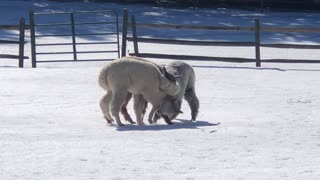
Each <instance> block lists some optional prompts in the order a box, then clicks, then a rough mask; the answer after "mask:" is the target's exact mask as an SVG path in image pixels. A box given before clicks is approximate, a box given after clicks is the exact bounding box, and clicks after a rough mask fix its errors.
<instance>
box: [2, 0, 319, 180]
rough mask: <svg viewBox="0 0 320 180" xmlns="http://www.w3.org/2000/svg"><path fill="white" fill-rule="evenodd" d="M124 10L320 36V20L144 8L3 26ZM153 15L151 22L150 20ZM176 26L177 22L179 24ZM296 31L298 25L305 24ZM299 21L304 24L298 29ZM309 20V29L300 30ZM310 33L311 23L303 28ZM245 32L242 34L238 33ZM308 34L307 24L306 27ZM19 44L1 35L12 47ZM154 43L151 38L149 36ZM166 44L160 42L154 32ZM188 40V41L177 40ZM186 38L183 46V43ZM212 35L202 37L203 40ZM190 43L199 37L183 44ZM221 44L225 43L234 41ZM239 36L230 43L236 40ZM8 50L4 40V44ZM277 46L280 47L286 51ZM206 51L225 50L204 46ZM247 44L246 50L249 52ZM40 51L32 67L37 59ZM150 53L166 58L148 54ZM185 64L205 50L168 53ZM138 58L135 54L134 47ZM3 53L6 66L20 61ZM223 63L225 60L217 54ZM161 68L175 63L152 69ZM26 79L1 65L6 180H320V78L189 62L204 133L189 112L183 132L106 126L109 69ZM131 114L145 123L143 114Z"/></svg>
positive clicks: (268, 67)
mask: <svg viewBox="0 0 320 180" xmlns="http://www.w3.org/2000/svg"><path fill="white" fill-rule="evenodd" d="M30 8H34V9H36V10H37V11H60V10H72V9H73V10H94V9H108V8H113V9H115V10H117V11H118V12H119V14H121V10H122V8H128V9H129V10H130V11H131V12H133V13H136V14H139V15H140V16H141V17H145V19H146V21H147V22H157V21H159V22H160V21H161V22H170V23H174V22H177V23H178V22H181V20H182V21H184V22H194V23H198V24H201V22H205V23H207V22H211V21H210V20H211V19H216V18H219V17H222V19H221V20H220V22H221V23H222V22H228V21H229V22H233V24H235V23H238V22H239V21H241V22H246V21H247V20H248V19H251V20H252V19H254V18H255V17H256V16H261V17H264V19H265V21H266V22H268V23H272V22H274V23H275V22H278V23H280V25H295V24H291V23H298V22H300V23H301V24H299V25H301V26H307V25H311V24H317V23H318V24H319V19H317V18H316V16H317V15H318V14H311V13H286V12H282V13H280V12H277V13H272V12H267V13H260V12H250V11H242V10H228V9H218V10H210V9H200V10H199V9H198V10H191V9H190V10H175V9H161V8H151V7H148V6H144V5H130V6H127V5H117V4H99V3H79V2H78V3H54V2H48V1H9V0H8V1H0V15H1V16H2V17H6V18H4V19H1V21H0V24H15V23H16V22H18V19H19V18H20V17H21V16H25V17H27V15H28V10H29V9H30ZM143 15H145V16H143ZM173 17H174V18H173ZM294 19H296V21H294ZM298 19H300V20H298ZM301 19H302V20H301ZM302 22H303V23H302ZM239 23H240V22H239ZM304 23H305V24H304ZM14 33H15V32H12V31H1V34H0V35H1V36H0V37H1V38H9V39H11V37H12V38H13V36H14ZM145 33H148V32H147V31H146V32H145ZM155 34H156V35H159V34H157V32H155ZM176 34H177V35H178V33H176ZM180 35H181V34H180ZM200 35H201V34H200ZM183 36H184V37H185V38H189V37H193V38H195V37H194V34H187V33H186V34H183ZM220 37H221V38H222V39H224V36H223V34H220ZM227 37H228V38H229V36H225V39H226V40H228V38H227ZM1 38H0V39H1ZM277 38H278V39H277ZM199 39H215V37H211V36H210V35H208V34H207V35H203V36H202V37H200V38H199ZM243 39H245V38H240V40H243ZM264 40H265V41H270V42H274V41H278V42H288V41H290V42H311V43H319V42H318V40H319V39H317V36H315V35H314V36H312V37H309V38H308V37H302V36H298V35H297V36H294V38H292V39H290V38H288V37H286V36H285V35H283V36H281V35H276V36H274V35H271V36H269V37H266V38H265V39H264ZM29 45H30V44H29V43H27V44H26V55H28V56H29V55H30V47H29ZM141 47H142V49H143V50H144V51H147V52H148V51H151V50H152V49H154V50H156V51H158V50H159V51H160V52H162V51H163V52H162V53H166V52H167V51H166V49H165V48H166V47H163V46H157V45H151V46H150V45H147V44H141ZM167 49H168V51H169V50H173V49H174V50H175V51H179V52H181V53H193V52H199V51H198V50H199V49H198V47H190V46H177V47H174V48H172V49H171V48H167ZM129 51H131V52H132V47H129ZM253 51H254V50H253V49H248V48H234V49H231V50H230V49H228V48H224V49H222V48H221V49H219V48H217V49H215V48H212V47H207V48H203V49H201V52H203V53H207V54H209V55H213V54H214V55H216V54H215V53H220V55H221V54H222V55H229V56H235V57H252V56H253V55H252V54H250V53H253ZM16 52H17V47H16V45H0V54H1V53H5V54H7V53H9V54H16ZM262 52H263V56H264V57H266V58H268V57H270V58H275V57H279V56H280V57H282V58H283V57H287V58H298V57H299V58H298V59H301V58H306V59H308V58H310V59H319V57H320V55H319V52H317V51H311V50H281V51H279V50H277V51H276V50H274V49H267V48H266V49H263V50H262ZM218 55H219V54H218ZM152 60H153V61H155V62H159V63H160V64H166V63H168V62H170V60H158V59H152ZM25 63H26V66H27V68H23V69H19V68H17V60H12V59H0V179H39V180H42V179H75V180H79V179H134V180H136V179H148V180H149V179H174V180H176V179H203V180H207V179H228V180H229V179H230V180H234V179H239V180H240V179H245V180H247V179H252V180H256V179H259V180H264V179H265V180H270V179H272V180H274V179H279V180H280V179H281V180H283V179H288V180H293V179H294V180H298V179H301V180H304V179H308V180H317V179H319V177H320V170H319V169H320V157H319V154H320V121H319V117H320V111H319V109H320V91H319V89H320V81H319V75H320V66H319V65H317V64H314V65H306V64H295V65H293V64H263V65H262V66H263V67H262V68H255V67H254V64H253V63H245V64H231V63H216V62H196V61H189V62H188V63H190V64H191V65H193V67H194V69H195V72H196V78H197V81H196V88H197V89H196V92H197V94H198V96H199V99H200V113H199V116H198V121H197V122H194V123H192V122H190V121H189V119H190V110H189V108H188V106H187V104H186V103H184V104H183V107H182V111H184V114H181V115H180V116H179V117H178V119H177V120H175V121H174V123H175V125H172V126H168V125H166V124H165V123H164V122H163V121H160V122H159V123H158V124H157V125H146V126H137V125H128V124H127V125H126V126H125V127H121V128H118V127H116V126H110V125H107V123H106V122H105V120H104V119H103V117H102V114H101V112H100V109H99V106H98V102H99V98H100V97H101V96H102V95H103V93H104V92H103V90H102V89H101V88H99V86H98V84H97V75H98V73H99V70H100V69H101V67H102V66H103V64H105V63H107V62H89V63H78V64H75V63H46V64H39V65H38V68H36V69H32V68H30V61H26V62H25ZM129 112H130V113H131V115H132V116H134V113H133V110H132V104H129Z"/></svg>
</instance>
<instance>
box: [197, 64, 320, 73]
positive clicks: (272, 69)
mask: <svg viewBox="0 0 320 180" xmlns="http://www.w3.org/2000/svg"><path fill="white" fill-rule="evenodd" d="M192 67H194V68H213V69H247V70H258V71H262V70H267V71H268V70H270V71H282V72H285V71H302V72H320V69H303V68H267V67H266V68H263V67H246V66H240V67H239V66H210V65H192Z"/></svg>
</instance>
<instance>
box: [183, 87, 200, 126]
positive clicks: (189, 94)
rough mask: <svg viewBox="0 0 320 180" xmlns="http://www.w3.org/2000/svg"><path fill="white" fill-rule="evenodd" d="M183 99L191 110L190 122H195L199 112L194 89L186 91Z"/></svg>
mask: <svg viewBox="0 0 320 180" xmlns="http://www.w3.org/2000/svg"><path fill="white" fill-rule="evenodd" d="M184 98H185V100H186V101H187V102H188V104H189V106H190V109H191V120H192V121H195V120H196V118H197V115H198V112H199V99H198V97H197V96H196V92H195V90H194V88H191V89H188V90H186V92H185V94H184Z"/></svg>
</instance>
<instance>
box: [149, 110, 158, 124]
mask: <svg viewBox="0 0 320 180" xmlns="http://www.w3.org/2000/svg"><path fill="white" fill-rule="evenodd" d="M156 107H157V106H152V109H151V111H150V113H149V118H148V121H149V123H150V124H152V123H153V122H152V118H153V116H154V114H155V112H156V110H157V108H156Z"/></svg>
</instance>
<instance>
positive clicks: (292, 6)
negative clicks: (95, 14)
mask: <svg viewBox="0 0 320 180" xmlns="http://www.w3.org/2000/svg"><path fill="white" fill-rule="evenodd" d="M53 1H60V2H63V1H64V2H67V1H69V2H70V1H86V2H88V1H91V2H114V3H147V4H152V5H155V6H161V7H180V8H187V7H192V8H203V7H207V8H217V7H227V8H245V9H271V10H320V0H53Z"/></svg>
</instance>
